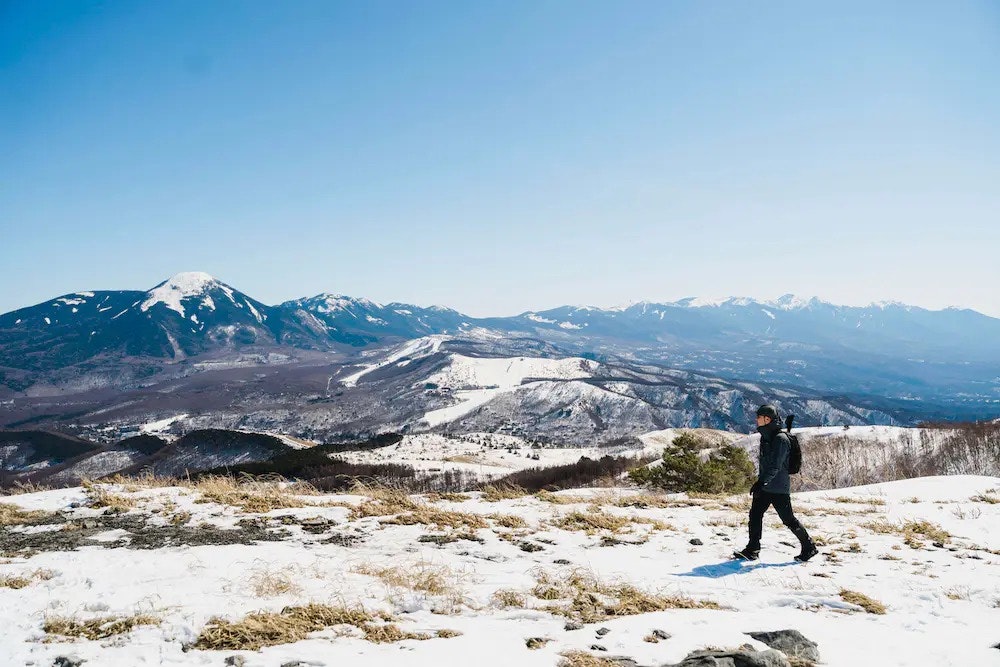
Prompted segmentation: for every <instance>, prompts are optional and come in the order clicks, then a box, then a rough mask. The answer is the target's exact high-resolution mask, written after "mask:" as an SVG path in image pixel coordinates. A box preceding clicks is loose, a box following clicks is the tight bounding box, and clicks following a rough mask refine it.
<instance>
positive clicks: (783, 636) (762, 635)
mask: <svg viewBox="0 0 1000 667" xmlns="http://www.w3.org/2000/svg"><path fill="white" fill-rule="evenodd" d="M746 634H748V635H750V636H751V637H753V638H754V639H756V640H757V641H759V642H761V643H764V644H767V645H768V646H770V647H771V648H773V649H777V650H779V651H781V652H782V653H784V654H785V655H787V656H788V657H790V658H804V659H806V660H810V661H812V662H819V645H818V644H817V643H816V642H814V641H812V640H811V639H807V638H806V637H805V636H804V635H803V634H802V633H801V632H799V631H798V630H775V631H773V632H748V633H746Z"/></svg>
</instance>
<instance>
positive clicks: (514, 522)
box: [486, 514, 528, 528]
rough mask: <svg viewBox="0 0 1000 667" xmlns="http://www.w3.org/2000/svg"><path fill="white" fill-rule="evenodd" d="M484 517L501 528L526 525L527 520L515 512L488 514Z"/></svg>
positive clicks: (523, 526) (525, 526)
mask: <svg viewBox="0 0 1000 667" xmlns="http://www.w3.org/2000/svg"><path fill="white" fill-rule="evenodd" d="M486 518H487V519H489V520H490V521H492V522H493V523H495V524H496V525H498V526H500V527H502V528H527V527H528V522H527V521H525V520H524V519H523V518H521V517H519V516H517V515H516V514H489V515H487V517H486Z"/></svg>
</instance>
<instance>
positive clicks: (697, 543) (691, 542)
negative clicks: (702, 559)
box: [688, 537, 705, 547]
mask: <svg viewBox="0 0 1000 667" xmlns="http://www.w3.org/2000/svg"><path fill="white" fill-rule="evenodd" d="M688 544H693V545H695V546H696V547H700V546H702V545H703V544H705V543H704V542H702V541H701V540H699V539H698V538H697V537H695V538H692V539H691V540H688Z"/></svg>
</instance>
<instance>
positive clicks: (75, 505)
mask: <svg viewBox="0 0 1000 667" xmlns="http://www.w3.org/2000/svg"><path fill="white" fill-rule="evenodd" d="M69 507H70V509H74V510H75V509H76V508H78V507H80V503H79V502H77V501H75V500H74V501H73V502H71V503H70V504H69ZM60 657H61V656H60ZM58 659H59V658H56V660H58Z"/></svg>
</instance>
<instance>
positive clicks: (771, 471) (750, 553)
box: [733, 405, 819, 562]
mask: <svg viewBox="0 0 1000 667" xmlns="http://www.w3.org/2000/svg"><path fill="white" fill-rule="evenodd" d="M757 432H758V433H760V455H759V459H758V472H757V481H756V482H754V483H753V486H752V487H750V494H751V495H752V496H753V502H752V503H751V504H750V521H749V530H750V541H749V542H747V545H746V546H745V547H744V548H743V549H741V550H740V551H735V552H733V556H735V557H736V558H741V559H745V560H757V558H758V556H759V555H760V538H761V534H762V533H763V523H764V513H765V512H767V508H768V507H771V506H773V507H774V509H775V511H776V512H777V513H778V516H779V517H780V518H781V522H782V523H783V524H785V526H787V527H788V528H789V529H790V530H791V531H792V533H794V535H795V537H797V538H798V539H799V544H801V546H802V551H801V552H800V553H799V555H798V556H796V557H795V560H797V561H800V562H805V561H807V560H809V559H810V558H812V557H813V556H815V555H816V554H817V553H819V552H818V551H817V550H816V545H815V544H814V543H813V541H812V539H811V538H810V537H809V532H808V531H807V530H806V529H805V527H804V526H803V525H802V524H801V523H799V520H798V519H796V518H795V513H794V512H792V496H791V492H792V490H791V480H790V479H789V477H788V458H789V453H790V452H791V441H790V440H789V439H788V436H787V435H785V434H784V433H782V432H781V419H780V418H779V417H778V410H777V408H775V407H774V406H773V405H762V406H760V408H758V409H757Z"/></svg>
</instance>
